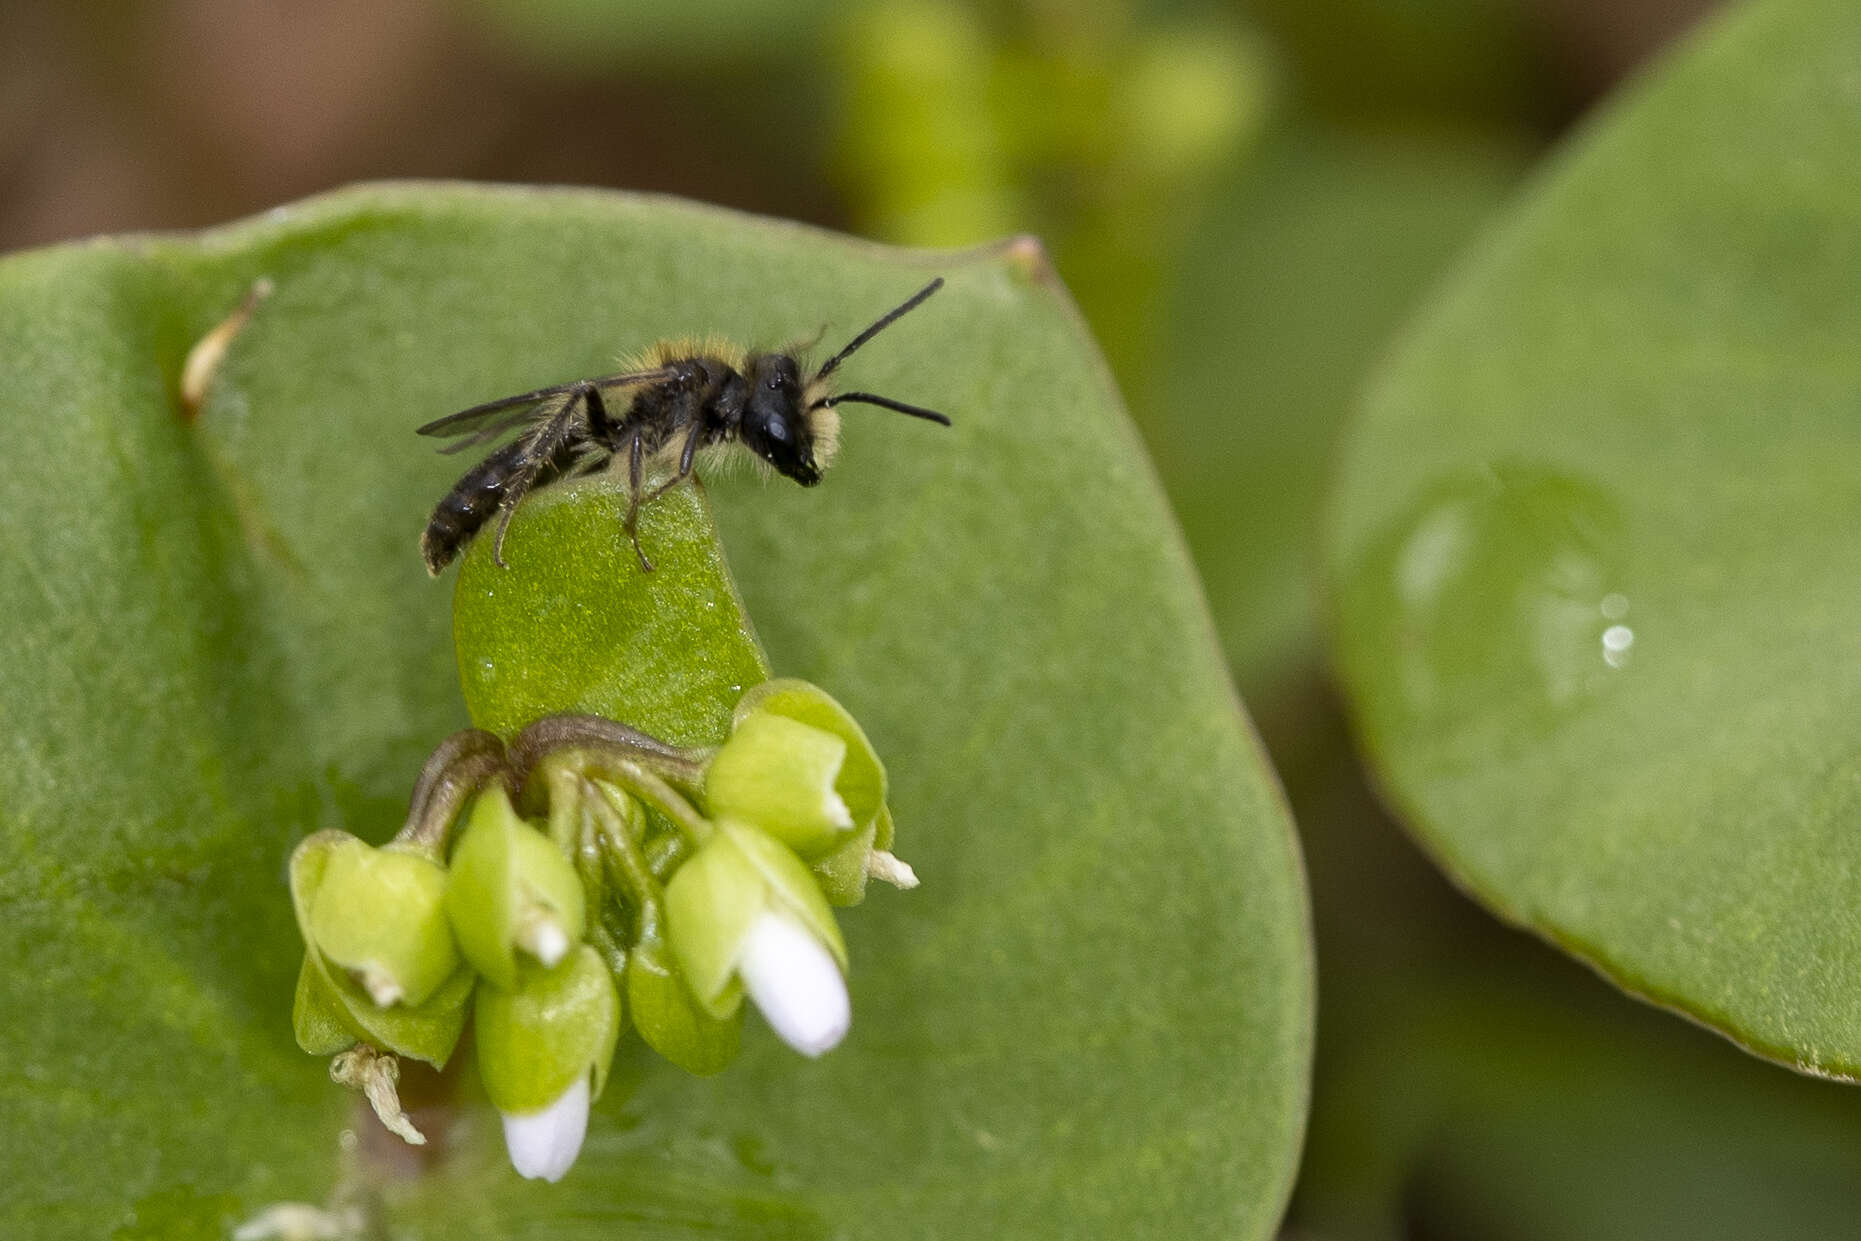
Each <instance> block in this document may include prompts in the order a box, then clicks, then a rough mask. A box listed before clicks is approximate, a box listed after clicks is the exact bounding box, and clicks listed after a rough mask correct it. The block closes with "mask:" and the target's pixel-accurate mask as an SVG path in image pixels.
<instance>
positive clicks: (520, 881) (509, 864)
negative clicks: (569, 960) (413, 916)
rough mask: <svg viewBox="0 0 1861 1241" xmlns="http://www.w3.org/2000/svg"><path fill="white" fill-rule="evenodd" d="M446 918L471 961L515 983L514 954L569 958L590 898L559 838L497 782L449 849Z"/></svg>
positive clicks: (506, 984) (549, 962) (553, 960)
mask: <svg viewBox="0 0 1861 1241" xmlns="http://www.w3.org/2000/svg"><path fill="white" fill-rule="evenodd" d="M445 907H446V917H447V920H448V921H449V922H450V923H451V924H452V932H453V934H454V935H455V936H456V937H457V938H458V941H459V948H460V950H461V951H462V952H463V953H464V954H465V959H466V960H467V961H470V962H471V963H472V967H473V968H474V969H476V970H477V971H478V972H479V973H481V974H483V975H484V976H485V979H486V980H487V981H488V982H490V983H492V984H493V985H494V986H497V987H502V988H503V989H504V990H506V991H509V990H510V989H512V988H513V987H515V986H516V985H517V953H518V951H519V950H521V951H522V952H524V953H525V954H526V955H528V956H529V957H531V958H532V959H534V960H536V961H538V962H540V963H541V964H542V965H544V966H545V967H549V966H554V965H557V964H558V963H560V962H561V961H562V960H563V959H564V958H566V957H567V956H568V955H569V953H570V951H571V950H572V949H573V948H574V947H575V945H576V944H577V943H579V942H580V941H581V938H582V933H583V931H584V930H585V929H586V921H587V911H586V897H585V895H584V892H583V889H582V883H581V880H580V879H579V878H577V877H576V874H575V867H574V865H573V864H571V863H570V861H569V859H568V858H566V857H564V856H563V855H562V851H561V849H559V848H558V847H557V846H556V844H555V842H554V841H552V840H550V839H549V838H548V837H547V836H545V835H543V834H542V833H541V832H539V831H537V830H536V829H535V828H533V827H531V826H530V825H529V824H528V823H525V822H524V821H523V820H522V819H521V818H519V817H518V815H517V812H516V810H514V809H512V807H511V804H510V798H509V797H508V796H507V795H506V794H505V792H504V790H503V788H502V787H500V786H497V785H492V786H490V787H488V788H486V789H485V790H484V791H483V792H481V793H479V795H478V798H477V800H476V801H474V802H473V804H472V811H471V817H470V819H469V820H468V821H467V823H466V827H465V832H464V835H463V836H462V837H461V838H460V840H459V843H458V846H457V847H456V848H455V849H454V850H453V853H452V872H451V877H450V879H449V880H448V881H447V884H446V901H445Z"/></svg>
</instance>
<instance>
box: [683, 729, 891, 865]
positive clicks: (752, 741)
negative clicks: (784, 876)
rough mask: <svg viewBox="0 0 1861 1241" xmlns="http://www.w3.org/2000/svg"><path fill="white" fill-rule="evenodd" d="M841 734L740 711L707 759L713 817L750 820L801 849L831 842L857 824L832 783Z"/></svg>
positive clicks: (842, 758) (808, 852)
mask: <svg viewBox="0 0 1861 1241" xmlns="http://www.w3.org/2000/svg"><path fill="white" fill-rule="evenodd" d="M846 753H847V746H846V742H844V741H842V740H841V739H840V738H839V737H836V736H834V735H833V734H832V733H830V732H824V731H822V730H821V729H818V728H814V727H812V726H810V725H807V724H803V723H801V722H800V721H798V720H793V719H790V718H788V717H787V716H782V715H776V714H774V713H771V712H759V713H756V714H754V715H751V716H749V717H747V718H745V719H744V720H743V721H742V722H741V723H739V724H738V725H737V727H736V729H735V731H733V732H732V733H731V734H730V740H728V741H726V742H725V743H724V745H723V748H722V749H720V750H719V751H718V752H717V754H716V756H715V757H714V758H712V759H711V764H710V767H709V768H708V769H707V770H706V772H705V776H704V801H705V808H706V809H707V810H708V811H709V812H710V815H711V817H712V818H731V819H740V820H742V821H744V822H746V823H754V824H755V825H756V826H757V827H760V828H762V829H763V830H764V831H766V832H768V833H769V834H770V835H771V836H774V837H775V838H776V839H777V840H779V841H781V842H782V843H783V844H785V845H787V846H788V847H789V848H791V849H793V850H794V851H795V852H796V853H799V854H800V855H801V856H803V857H816V856H818V855H820V854H822V853H826V852H828V851H829V850H831V849H832V848H833V847H834V846H835V845H836V844H838V843H839V842H840V841H841V840H842V839H843V838H844V837H845V836H846V834H847V833H848V832H851V831H853V830H854V827H855V825H854V822H853V816H852V813H851V812H850V811H849V810H848V809H847V804H846V802H845V801H844V800H842V799H841V796H840V794H839V792H838V791H837V790H836V789H835V788H834V781H835V780H836V779H837V778H838V777H839V775H840V770H841V768H842V767H843V766H844V765H845V762H846Z"/></svg>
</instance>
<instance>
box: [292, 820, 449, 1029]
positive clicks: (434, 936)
mask: <svg viewBox="0 0 1861 1241" xmlns="http://www.w3.org/2000/svg"><path fill="white" fill-rule="evenodd" d="M445 896H446V871H445V868H444V867H442V866H440V864H439V863H437V862H435V861H434V860H433V859H432V858H431V857H428V856H427V855H426V854H424V853H421V852H418V851H415V850H411V849H407V848H404V847H400V846H395V845H389V846H388V847H386V848H384V849H374V848H371V847H369V846H368V845H365V844H363V843H362V842H361V841H359V840H357V839H355V838H354V837H348V838H346V839H342V840H336V841H332V842H330V843H329V845H328V846H327V856H326V857H325V859H324V863H323V874H322V881H321V882H320V883H319V884H318V885H317V890H316V893H315V895H313V896H312V897H311V898H310V900H309V923H308V927H307V938H308V939H309V941H310V943H311V945H312V946H314V947H315V948H316V950H317V951H318V952H320V953H322V954H323V956H324V958H325V959H326V960H328V961H329V962H330V964H332V965H334V966H336V967H338V968H340V969H344V970H347V971H348V972H349V973H350V974H351V975H353V976H354V977H355V979H356V981H357V982H359V983H361V984H362V989H363V990H364V991H366V992H367V993H368V995H369V997H370V998H371V999H373V1000H374V1002H375V1003H376V1004H377V1005H379V1006H381V1007H383V1008H386V1007H388V1006H390V1005H394V1004H407V1005H417V1004H419V1003H421V1002H422V1001H424V1000H425V999H426V998H427V997H428V996H430V995H432V994H433V992H435V991H437V990H438V989H439V985H440V984H441V983H443V982H445V981H446V979H447V978H448V977H449V976H450V975H451V974H452V972H453V971H454V970H456V969H458V968H459V950H458V948H457V946H455V945H454V943H453V942H452V931H451V929H450V928H449V927H448V926H447V925H446V912H445V907H444V901H445Z"/></svg>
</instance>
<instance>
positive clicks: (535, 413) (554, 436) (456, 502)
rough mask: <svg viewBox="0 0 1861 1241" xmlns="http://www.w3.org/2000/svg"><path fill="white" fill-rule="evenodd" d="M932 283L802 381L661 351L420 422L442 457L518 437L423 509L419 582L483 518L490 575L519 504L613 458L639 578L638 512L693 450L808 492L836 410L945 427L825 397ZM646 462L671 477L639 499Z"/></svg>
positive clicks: (858, 396) (764, 368)
mask: <svg viewBox="0 0 1861 1241" xmlns="http://www.w3.org/2000/svg"><path fill="white" fill-rule="evenodd" d="M942 284H943V281H942V280H934V281H932V282H931V283H930V284H929V285H927V286H925V287H924V288H923V289H921V290H919V292H918V293H917V294H916V295H915V296H913V297H912V298H911V299H910V300H908V301H906V302H905V303H904V304H903V305H901V306H899V307H898V308H897V309H895V310H893V311H892V312H891V313H889V314H887V315H885V316H884V317H883V318H881V319H880V320H879V321H878V322H877V323H874V324H873V325H872V326H871V327H869V328H867V329H866V330H865V331H864V332H862V333H861V334H860V335H859V336H858V337H856V338H855V339H854V340H853V342H852V343H851V344H849V345H848V346H847V347H846V348H845V349H842V350H841V351H840V352H839V353H838V354H836V355H834V357H832V358H830V359H829V360H828V361H827V362H826V363H825V364H823V365H822V366H821V368H820V369H819V370H817V371H815V372H814V374H813V375H812V376H809V377H808V378H807V379H805V380H804V379H803V378H802V366H801V363H800V362H798V361H797V360H796V358H795V356H794V354H793V353H792V352H774V353H756V354H747V355H745V354H743V353H741V352H740V351H738V350H735V349H732V348H731V347H729V346H726V345H709V346H706V347H704V349H703V350H702V351H695V350H694V347H693V346H691V345H688V344H686V345H681V344H661V345H659V346H656V347H655V348H654V349H653V350H652V352H651V354H650V355H649V357H648V359H647V361H646V363H644V364H643V365H642V366H640V367H639V368H636V369H634V370H630V371H624V372H622V373H620V374H617V375H609V376H606V377H604V378H600V379H581V380H576V381H574V382H573V383H566V384H558V385H556V386H554V387H549V388H539V389H537V390H536V391H534V392H526V393H522V394H520V395H518V396H512V397H505V398H503V399H501V400H497V401H491V402H487V403H486V404H484V405H476V406H473V407H472V408H471V409H467V410H463V411H461V412H459V413H457V414H453V415H452V416H450V417H447V418H442V419H440V420H438V421H437V422H430V423H428V424H427V425H425V426H423V427H421V428H420V429H419V433H420V434H422V435H440V436H464V437H465V438H464V439H462V440H461V441H460V442H459V443H457V444H454V445H452V446H451V447H449V448H445V449H442V450H441V451H442V452H457V451H460V450H463V449H466V448H470V447H472V446H474V445H476V444H481V443H485V442H487V441H489V440H493V439H496V438H498V437H499V436H501V435H503V434H504V433H506V432H507V431H510V430H512V429H513V428H516V427H524V428H525V430H524V431H523V433H522V434H521V435H519V436H518V438H517V439H515V440H512V441H511V442H510V443H509V444H506V445H505V446H504V447H502V448H499V449H496V450H495V451H493V452H492V453H491V455H489V456H488V457H486V458H485V459H484V460H483V461H481V462H479V463H478V464H477V465H476V466H474V467H472V468H471V469H470V470H468V471H466V473H465V476H464V477H463V478H461V479H460V480H459V481H458V482H457V483H456V484H454V485H453V488H452V490H451V491H449V492H447V493H446V495H445V497H444V498H443V499H441V500H440V502H439V504H438V506H437V507H435V508H434V510H433V515H432V517H431V518H430V519H429V520H428V522H427V527H426V531H425V532H424V533H423V534H422V535H421V538H420V550H421V554H422V556H423V557H424V558H425V560H426V565H427V570H428V572H430V573H432V574H434V575H437V574H438V573H439V572H440V570H442V569H444V568H445V567H446V565H447V564H449V563H450V562H451V561H452V559H453V558H454V557H455V556H457V555H458V553H459V551H460V549H461V548H463V547H464V546H465V544H466V543H468V542H469V541H470V540H471V538H472V536H473V535H475V534H477V533H478V531H479V530H480V529H481V528H482V527H483V526H484V525H485V524H486V523H487V522H488V521H490V520H491V519H492V517H493V516H498V517H499V524H498V533H497V543H496V545H495V547H494V549H493V554H494V556H495V558H496V560H497V563H498V565H499V566H500V567H502V566H503V565H504V557H503V545H504V531H505V529H506V527H508V526H509V524H510V519H511V516H512V514H513V513H515V512H516V508H517V505H518V504H519V503H520V502H521V501H522V500H523V497H524V496H525V495H527V494H528V493H529V492H531V491H533V490H535V489H536V488H538V487H544V486H548V485H549V484H551V483H553V482H556V481H558V480H560V479H563V478H573V477H577V476H579V475H583V474H588V473H592V472H594V471H595V470H599V469H602V468H605V467H606V466H607V465H608V464H609V463H610V462H611V461H613V460H614V459H615V458H617V457H624V458H625V459H626V462H627V480H628V483H629V486H630V493H629V500H628V506H627V517H626V524H625V529H626V532H627V534H628V537H629V538H631V539H632V540H633V547H634V551H635V553H636V554H637V555H638V556H639V559H640V567H641V568H642V569H644V570H646V571H649V572H650V571H651V569H652V564H651V563H650V562H649V561H648V560H647V559H646V554H645V552H644V551H642V550H641V549H640V541H639V536H638V532H637V522H638V517H639V509H640V505H641V504H642V503H644V502H649V501H651V500H653V499H655V498H656V497H658V496H659V495H660V494H662V493H663V492H664V491H666V490H668V489H669V488H671V487H673V486H676V485H677V484H678V483H680V482H682V481H683V480H684V479H685V478H687V477H689V476H690V475H691V473H692V471H693V468H694V466H695V463H696V458H697V454H698V453H699V452H700V451H702V450H704V449H707V448H714V447H718V446H721V445H728V444H733V443H735V444H740V445H742V447H744V448H746V449H748V450H749V451H750V453H751V454H753V455H754V456H755V457H756V458H758V459H760V460H761V461H763V462H765V463H767V464H768V465H770V466H771V467H773V468H774V469H775V471H776V472H777V473H779V474H782V475H784V476H785V477H788V478H792V479H794V480H795V481H796V482H798V483H800V484H801V485H802V486H804V487H811V486H813V485H814V484H816V483H818V482H820V480H821V470H822V469H823V468H824V467H825V466H826V465H827V464H828V463H829V462H831V460H832V458H833V454H834V449H835V446H836V443H837V432H838V428H839V421H838V418H839V416H838V414H837V413H836V412H835V410H834V407H835V406H836V405H839V404H843V403H859V404H868V405H879V406H883V407H884V408H887V409H893V410H897V411H898V412H900V413H905V414H911V415H913V416H915V417H919V418H926V419H929V420H931V421H933V422H939V423H942V424H943V425H945V426H948V425H949V421H950V420H949V419H948V418H946V417H944V415H942V414H939V413H937V412H935V411H934V410H928V409H923V408H920V407H918V406H915V405H907V404H905V403H903V402H901V401H894V400H891V399H890V398H887V397H881V396H875V395H873V394H872V393H867V392H842V393H829V391H828V385H827V382H826V380H827V377H828V376H829V375H830V374H832V372H833V371H834V369H835V368H836V367H838V366H839V364H840V363H841V362H842V361H843V360H844V359H845V358H846V357H847V356H848V355H849V354H851V353H852V352H853V351H854V350H856V349H858V348H859V347H860V346H861V345H863V344H865V343H866V342H867V341H868V340H870V339H872V337H873V336H875V335H876V334H877V333H878V332H879V331H880V330H881V329H883V328H885V327H886V326H888V325H889V324H891V323H892V322H893V321H894V320H896V319H897V318H898V317H899V316H900V315H902V314H904V313H905V312H907V311H909V310H911V309H912V308H913V307H915V306H917V305H918V304H919V303H920V302H922V301H923V300H924V299H925V298H927V297H929V296H930V295H931V294H932V293H935V292H936V291H937V289H938V288H940V287H941V286H942ZM610 402H612V403H610ZM622 402H624V404H623V403H622ZM655 459H659V460H663V461H665V462H666V463H667V464H668V465H670V466H671V467H672V473H671V476H670V477H669V478H668V479H667V480H666V481H665V482H663V483H661V484H660V485H659V486H658V487H656V488H655V489H654V490H653V491H652V492H651V493H649V494H647V495H644V496H642V495H641V486H642V483H643V481H644V479H645V476H646V466H647V463H648V462H649V461H654V460H655Z"/></svg>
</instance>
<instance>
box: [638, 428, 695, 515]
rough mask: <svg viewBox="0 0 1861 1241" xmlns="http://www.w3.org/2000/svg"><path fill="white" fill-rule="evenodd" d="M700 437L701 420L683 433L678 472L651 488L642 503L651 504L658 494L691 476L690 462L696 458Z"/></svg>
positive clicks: (660, 494) (662, 493)
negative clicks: (683, 439) (682, 447)
mask: <svg viewBox="0 0 1861 1241" xmlns="http://www.w3.org/2000/svg"><path fill="white" fill-rule="evenodd" d="M702 438H704V424H703V423H702V422H693V423H692V424H691V430H690V431H689V432H687V433H686V435H685V447H684V449H683V451H681V452H680V453H679V455H678V473H676V474H674V475H673V476H672V477H671V478H668V479H666V481H665V482H663V483H660V484H659V485H658V486H657V487H655V488H653V490H652V494H650V495H648V496H647V497H646V499H645V501H644V503H647V504H651V503H652V502H653V501H654V500H657V499H658V498H659V497H660V496H662V495H664V494H665V493H666V492H668V491H670V490H672V489H673V488H674V487H676V486H678V485H679V484H680V483H682V482H684V481H685V480H686V479H688V478H690V477H691V468H692V463H693V462H695V461H696V460H697V459H698V441H699V440H700V439H702Z"/></svg>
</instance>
